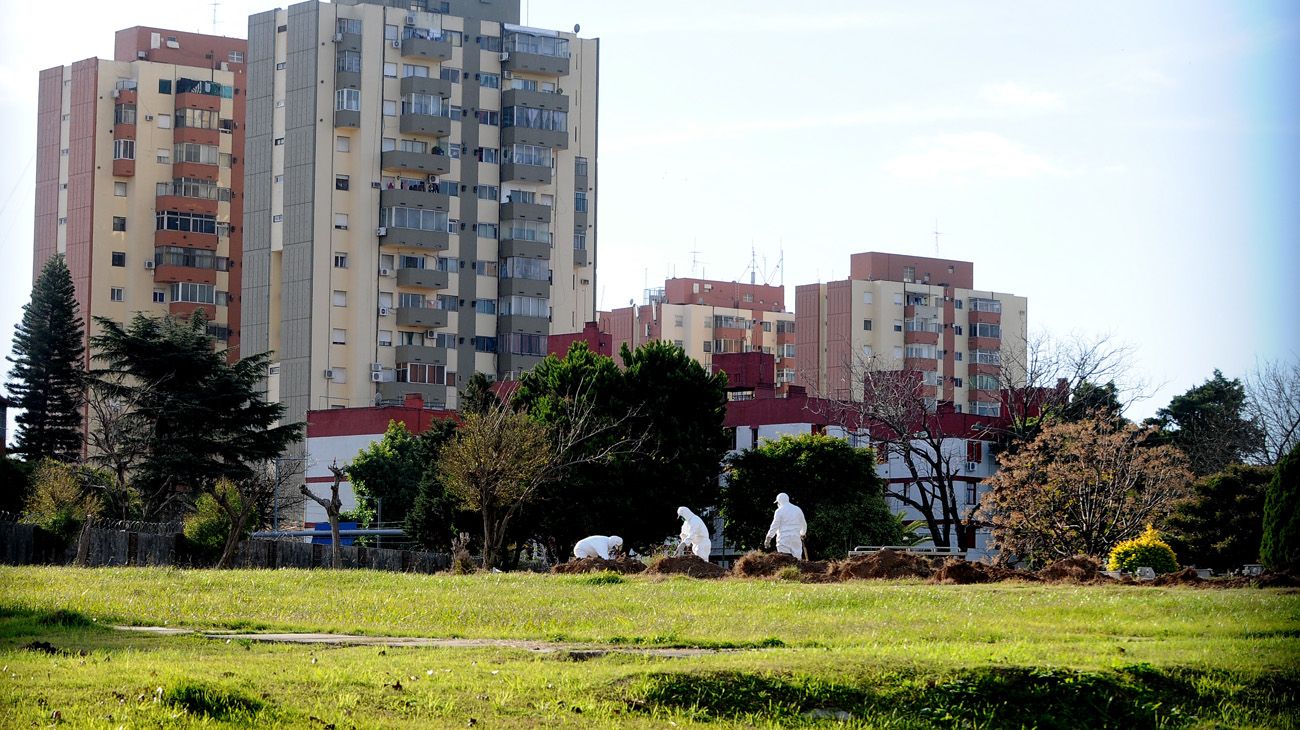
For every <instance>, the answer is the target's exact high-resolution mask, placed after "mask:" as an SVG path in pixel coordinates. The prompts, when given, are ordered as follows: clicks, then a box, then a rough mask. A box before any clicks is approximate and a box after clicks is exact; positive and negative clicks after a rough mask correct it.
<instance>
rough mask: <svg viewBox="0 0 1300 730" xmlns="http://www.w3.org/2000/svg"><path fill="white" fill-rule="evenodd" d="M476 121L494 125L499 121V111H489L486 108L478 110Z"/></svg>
mask: <svg viewBox="0 0 1300 730" xmlns="http://www.w3.org/2000/svg"><path fill="white" fill-rule="evenodd" d="M478 123H479V124H486V125H488V126H491V127H495V126H497V125H498V124H500V123H501V113H500V112H494V111H490V110H488V109H479V110H478Z"/></svg>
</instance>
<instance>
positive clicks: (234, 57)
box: [226, 51, 244, 63]
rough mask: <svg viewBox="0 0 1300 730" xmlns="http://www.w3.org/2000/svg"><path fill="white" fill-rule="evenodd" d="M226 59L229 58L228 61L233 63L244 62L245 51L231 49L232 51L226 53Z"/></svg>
mask: <svg viewBox="0 0 1300 730" xmlns="http://www.w3.org/2000/svg"><path fill="white" fill-rule="evenodd" d="M226 60H227V61H230V62H231V63H243V62H244V52H243V51H231V52H230V53H227V54H226Z"/></svg>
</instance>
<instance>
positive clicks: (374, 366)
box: [370, 362, 384, 373]
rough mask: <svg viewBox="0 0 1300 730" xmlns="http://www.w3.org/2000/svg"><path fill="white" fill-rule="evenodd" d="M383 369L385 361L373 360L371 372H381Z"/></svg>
mask: <svg viewBox="0 0 1300 730" xmlns="http://www.w3.org/2000/svg"><path fill="white" fill-rule="evenodd" d="M383 370H384V364H383V363H381V362H372V363H370V372H372V373H379V372H383Z"/></svg>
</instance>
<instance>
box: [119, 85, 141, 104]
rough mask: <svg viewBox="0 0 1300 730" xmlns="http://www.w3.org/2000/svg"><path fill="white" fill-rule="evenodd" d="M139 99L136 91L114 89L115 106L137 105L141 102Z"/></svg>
mask: <svg viewBox="0 0 1300 730" xmlns="http://www.w3.org/2000/svg"><path fill="white" fill-rule="evenodd" d="M139 98H140V95H139V92H138V91H137V90H136V89H114V90H113V103H114V104H135V103H136V102H137V101H138V100H139Z"/></svg>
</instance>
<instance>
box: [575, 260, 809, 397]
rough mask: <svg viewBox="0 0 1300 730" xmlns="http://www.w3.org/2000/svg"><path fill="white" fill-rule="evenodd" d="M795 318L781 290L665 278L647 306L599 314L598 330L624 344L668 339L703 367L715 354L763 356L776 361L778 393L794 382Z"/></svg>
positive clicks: (616, 345) (647, 299) (651, 293)
mask: <svg viewBox="0 0 1300 730" xmlns="http://www.w3.org/2000/svg"><path fill="white" fill-rule="evenodd" d="M794 329H795V315H794V313H793V312H788V311H786V309H785V287H782V286H767V285H764V284H744V283H740V282H735V281H713V280H710V279H676V278H674V279H668V280H667V281H665V282H664V286H663V288H662V289H651V290H648V291H647V292H646V296H645V302H644V303H643V304H640V305H632V306H627V307H622V308H619V309H614V310H612V311H609V312H601V314H600V330H601V331H602V332H607V333H609V334H610V335H612V336H613V340H614V342H613V344H614V351H615V352H618V350H619V348H621V347H622V346H623V344H624V343H626V344H627V345H628V346H629V347H633V348H635V347H636V346H637V345H640V344H641V343H643V342H649V341H653V340H667V341H669V342H672V343H674V344H676V345H677V346H679V347H681V348H682V349H683V350H685V351H686V354H687V355H690V356H691V357H693V358H695V359H696V360H698V361H699V362H700V364H702V365H703V366H704V367H705V369H709V368H710V367H712V364H713V355H715V354H730V353H739V352H764V353H767V354H770V355H772V356H773V357H774V358H775V367H776V372H775V373H773V377H774V381H773V382H775V383H776V387H777V392H778V393H781V394H784V393H785V392H786V390H787V386H788V385H789V384H790V383H792V382H794V379H795V373H796V369H795V331H794Z"/></svg>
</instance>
